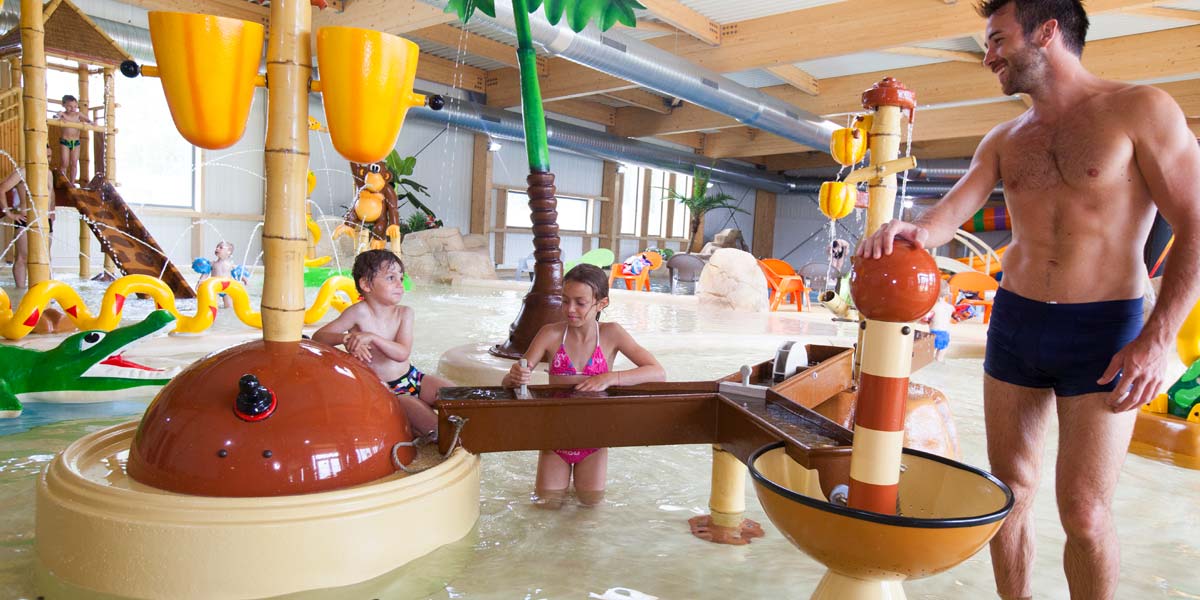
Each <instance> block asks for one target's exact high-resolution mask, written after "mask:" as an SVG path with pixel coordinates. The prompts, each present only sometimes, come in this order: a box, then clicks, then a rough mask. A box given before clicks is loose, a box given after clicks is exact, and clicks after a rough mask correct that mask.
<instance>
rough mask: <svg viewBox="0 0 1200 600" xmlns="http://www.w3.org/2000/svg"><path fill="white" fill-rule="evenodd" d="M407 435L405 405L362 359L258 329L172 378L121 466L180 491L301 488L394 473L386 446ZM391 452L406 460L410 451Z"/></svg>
mask: <svg viewBox="0 0 1200 600" xmlns="http://www.w3.org/2000/svg"><path fill="white" fill-rule="evenodd" d="M407 441H411V435H410V433H409V429H408V421H407V419H406V417H405V415H404V411H403V410H402V409H401V407H400V405H399V403H397V402H396V400H395V397H394V396H393V395H392V393H391V392H390V391H389V390H388V389H387V387H386V386H384V385H383V384H382V383H381V382H380V381H379V378H378V377H377V376H376V375H375V374H374V373H373V372H372V371H371V370H370V369H369V368H368V367H367V366H366V365H364V364H362V363H361V362H359V361H358V360H357V359H355V358H353V357H351V356H350V355H349V354H346V353H345V352H339V351H337V350H334V349H333V348H330V347H328V346H325V345H323V344H318V343H315V342H311V341H308V340H303V341H300V342H267V341H262V340H257V341H252V342H247V343H244V344H241V345H238V346H234V347H233V348H230V349H228V350H225V351H222V352H219V353H216V354H212V355H210V356H208V357H205V358H204V359H203V360H201V361H199V362H196V363H195V364H193V365H191V366H190V367H188V368H187V369H186V370H185V371H183V372H182V373H180V374H179V375H178V376H176V377H175V378H174V379H173V380H171V383H169V384H168V385H167V386H166V387H164V388H163V389H162V391H161V392H159V394H158V397H157V398H155V400H154V402H153V404H151V405H150V407H149V408H148V409H147V410H146V414H145V416H144V417H143V418H142V422H141V425H140V426H139V427H138V430H137V434H136V435H135V436H134V440H133V444H132V446H131V448H130V452H129V463H128V467H127V470H128V473H129V476H130V477H132V478H133V479H134V480H136V481H138V482H140V483H143V484H146V485H149V486H152V487H155V488H158V489H160V490H166V491H170V492H177V493H181V494H194V495H200V496H223V497H249V496H283V495H294V494H306V493H311V492H321V491H327V490H334V489H340V488H345V487H349V486H354V485H359V484H364V483H368V482H372V481H375V480H378V479H380V478H382V477H386V476H388V475H391V474H393V473H394V472H395V471H396V467H395V466H394V465H393V462H392V449H393V447H394V446H395V444H396V443H397V442H407ZM398 454H399V458H400V460H401V461H402V462H404V463H406V464H407V463H408V462H410V461H411V460H412V459H413V457H414V454H415V452H414V450H413V448H411V447H401V448H400V449H399V453H398Z"/></svg>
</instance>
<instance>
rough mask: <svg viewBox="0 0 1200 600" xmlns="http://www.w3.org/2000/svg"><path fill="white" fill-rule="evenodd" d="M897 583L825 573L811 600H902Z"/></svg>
mask: <svg viewBox="0 0 1200 600" xmlns="http://www.w3.org/2000/svg"><path fill="white" fill-rule="evenodd" d="M904 599H905V595H904V586H902V585H900V582H899V581H867V580H865V579H856V578H854V577H848V576H846V575H842V574H841V573H838V572H836V571H826V572H825V576H824V577H822V578H821V583H819V584H818V585H817V589H816V591H815V592H813V595H812V600H904Z"/></svg>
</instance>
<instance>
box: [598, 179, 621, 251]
mask: <svg viewBox="0 0 1200 600" xmlns="http://www.w3.org/2000/svg"><path fill="white" fill-rule="evenodd" d="M622 179H624V178H623V177H622V176H621V174H620V173H618V172H617V163H615V162H612V161H607V160H606V161H604V167H603V174H602V175H601V180H600V194H601V195H602V196H604V197H605V198H607V199H608V201H607V202H601V203H600V243H599V246H600V247H601V248H608V249H609V250H612V251H613V254H614V255H615V254H616V253H617V249H618V247H617V233H619V232H618V231H617V215H619V214H621V195H622V193H623V192H622V189H621V186H622Z"/></svg>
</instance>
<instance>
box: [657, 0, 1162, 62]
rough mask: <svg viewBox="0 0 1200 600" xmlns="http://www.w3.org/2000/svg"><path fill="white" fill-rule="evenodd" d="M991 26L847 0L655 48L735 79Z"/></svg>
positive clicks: (940, 5)
mask: <svg viewBox="0 0 1200 600" xmlns="http://www.w3.org/2000/svg"><path fill="white" fill-rule="evenodd" d="M1147 4H1149V3H1148V2H1147V1H1146V0H1090V1H1089V2H1088V13H1089V14H1093V15H1094V14H1099V13H1103V12H1108V11H1113V10H1121V9H1126V8H1133V7H1138V6H1145V5H1147ZM846 23H853V24H854V25H853V27H847V26H845V25H844V24H846ZM984 23H985V22H984V19H983V18H982V17H980V16H979V15H978V14H977V13H976V12H975V3H973V2H951V3H946V2H933V1H930V0H888V2H879V1H878V0H844V1H843V2H835V3H831V4H824V5H821V6H815V7H812V8H805V9H801V10H796V11H792V12H787V13H782V14H776V15H770V16H766V17H760V18H757V19H748V20H745V21H738V22H736V23H726V24H724V25H723V27H722V34H721V45H720V46H719V47H716V48H713V47H712V46H709V45H708V44H705V43H703V42H699V41H696V40H692V39H686V38H685V39H666V40H650V41H649V43H650V44H653V45H655V46H658V47H659V48H662V49H664V50H667V51H670V52H673V53H675V54H678V55H679V56H682V57H683V58H686V59H687V60H690V61H692V62H694V63H696V64H698V65H700V66H703V67H706V68H709V69H712V70H714V71H717V72H718V73H729V72H733V71H744V70H746V69H752V68H756V67H766V66H771V65H779V64H792V63H798V62H802V61H806V60H813V59H817V58H825V57H830V56H842V55H845V54H854V53H857V52H869V51H875V50H882V49H885V48H893V47H896V46H912V45H914V44H918V43H921V42H926V41H929V40H937V39H948V38H955V37H963V36H968V35H972V34H975V33H978V32H980V31H982V30H983V29H984Z"/></svg>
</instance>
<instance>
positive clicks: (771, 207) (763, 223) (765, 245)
mask: <svg viewBox="0 0 1200 600" xmlns="http://www.w3.org/2000/svg"><path fill="white" fill-rule="evenodd" d="M775 199H776V196H775V193H774V192H764V191H762V190H755V193H754V241H753V242H752V244H753V247H752V248H751V249H752V250H753V252H754V256H755V257H756V258H770V257H771V256H773V255H774V254H775Z"/></svg>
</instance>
